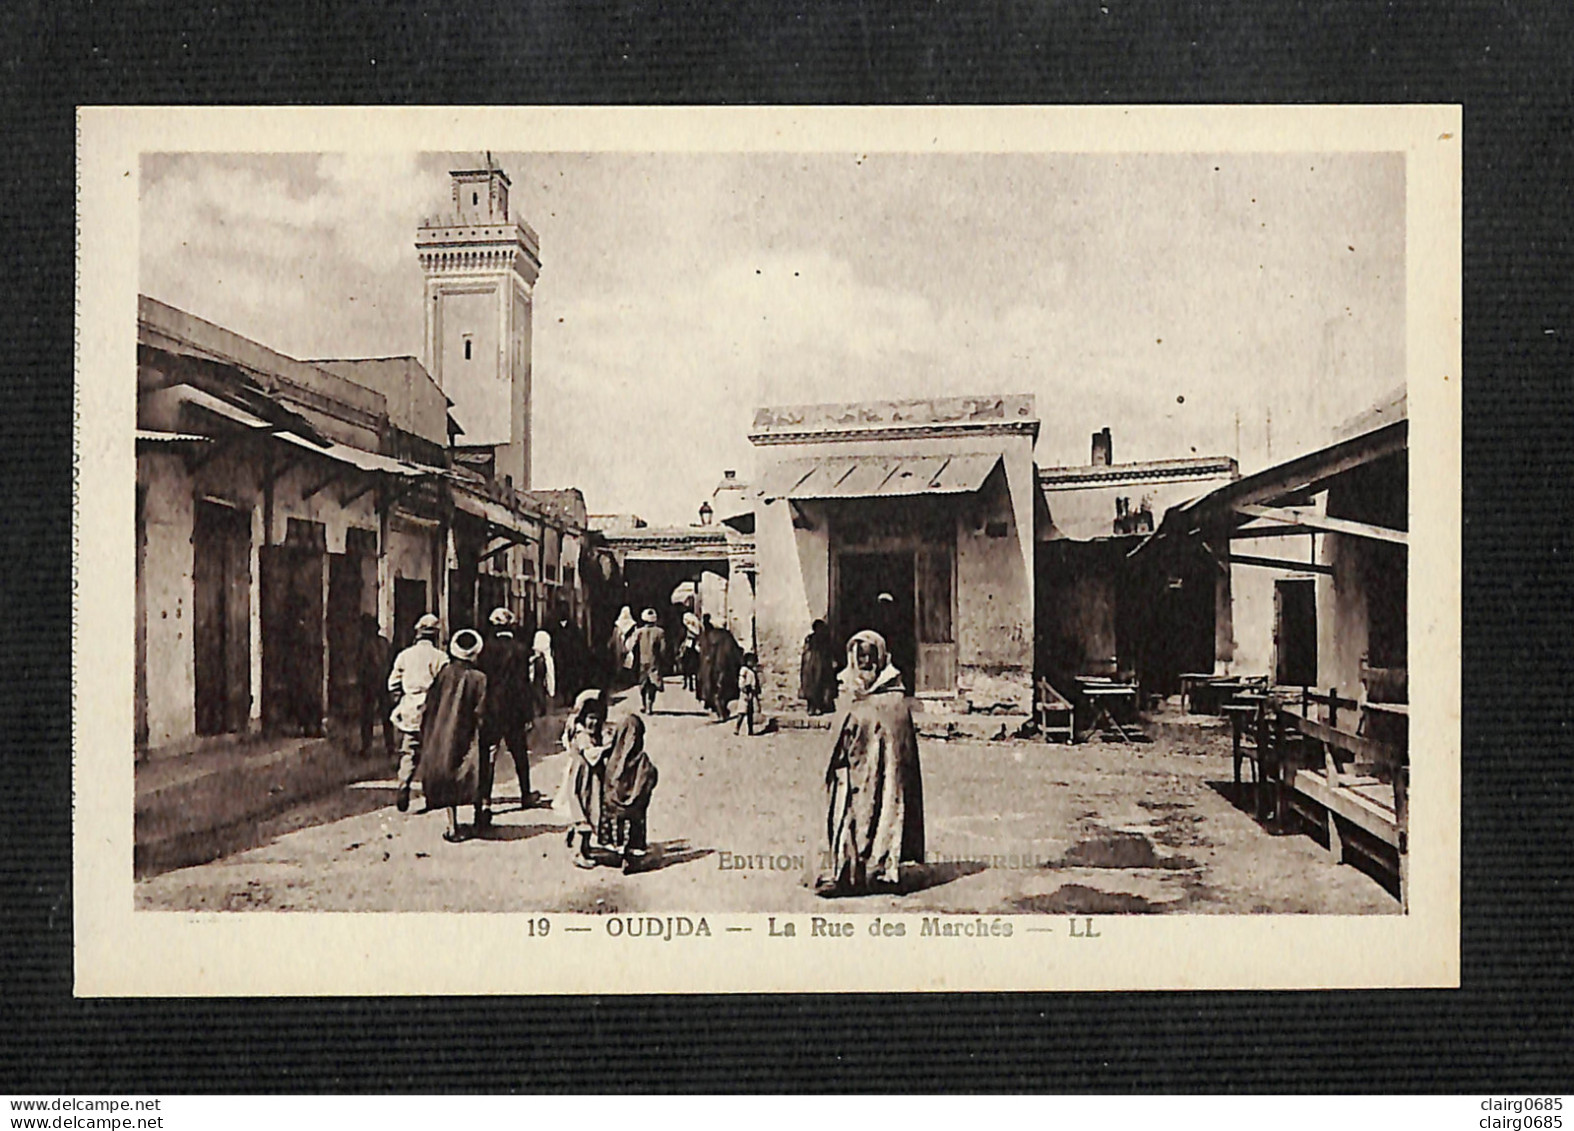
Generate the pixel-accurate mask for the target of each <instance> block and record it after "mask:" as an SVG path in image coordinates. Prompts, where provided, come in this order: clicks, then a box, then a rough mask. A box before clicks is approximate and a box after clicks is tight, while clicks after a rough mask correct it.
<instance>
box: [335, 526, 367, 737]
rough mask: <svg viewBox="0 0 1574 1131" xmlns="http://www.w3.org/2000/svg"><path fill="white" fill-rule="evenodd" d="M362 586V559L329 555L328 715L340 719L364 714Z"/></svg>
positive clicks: (349, 555) (351, 556)
mask: <svg viewBox="0 0 1574 1131" xmlns="http://www.w3.org/2000/svg"><path fill="white" fill-rule="evenodd" d="M362 582H363V572H362V569H361V561H360V558H359V556H357V555H353V554H349V553H344V554H330V555H328V713H329V714H330V715H331V716H333V717H334V718H336V719H354V718H357V717H358V716H359V713H360V685H359V671H358V668H359V661H360V651H361V649H360V643H361V585H362Z"/></svg>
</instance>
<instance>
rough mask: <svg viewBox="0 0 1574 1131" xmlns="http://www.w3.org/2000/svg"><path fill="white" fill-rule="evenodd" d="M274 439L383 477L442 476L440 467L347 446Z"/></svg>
mask: <svg viewBox="0 0 1574 1131" xmlns="http://www.w3.org/2000/svg"><path fill="white" fill-rule="evenodd" d="M275 435H276V437H277V438H278V439H280V440H283V441H284V442H285V443H287V444H294V445H295V446H296V447H298V448H304V449H305V450H306V451H308V452H313V453H315V454H316V455H320V456H324V457H325V458H327V459H331V460H337V461H338V462H339V463H346V464H349V465H350V466H351V467H354V468H357V469H359V470H361V471H372V472H378V473H381V474H383V475H397V476H399V477H401V478H404V479H419V478H420V477H421V476H423V475H442V474H443V469H442V468H440V467H423V466H422V465H420V464H415V463H405V462H404V461H403V460H397V459H394V458H393V457H392V456H385V455H379V454H378V453H377V452H368V451H364V450H363V449H361V448H355V447H351V446H350V445H349V444H328V445H327V446H326V447H324V446H323V445H322V444H314V443H312V442H311V441H310V440H308V439H306V438H305V437H303V436H297V435H295V434H294V433H293V432H278V433H275Z"/></svg>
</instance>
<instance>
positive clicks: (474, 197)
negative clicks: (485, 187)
mask: <svg viewBox="0 0 1574 1131" xmlns="http://www.w3.org/2000/svg"><path fill="white" fill-rule="evenodd" d="M470 203H471V204H480V203H481V194H480V193H478V192H473V193H471V194H470Z"/></svg>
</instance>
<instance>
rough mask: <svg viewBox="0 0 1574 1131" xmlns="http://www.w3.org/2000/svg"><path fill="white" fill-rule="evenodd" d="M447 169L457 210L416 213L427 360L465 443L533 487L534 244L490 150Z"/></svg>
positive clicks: (500, 472) (537, 257)
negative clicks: (480, 163) (480, 164)
mask: <svg viewBox="0 0 1574 1131" xmlns="http://www.w3.org/2000/svg"><path fill="white" fill-rule="evenodd" d="M449 176H450V177H451V178H453V191H454V196H453V211H452V212H451V213H450V214H449V215H446V216H437V217H431V218H428V219H426V220H424V221H422V223H421V226H420V228H418V229H417V230H416V235H415V248H416V252H417V254H418V255H419V256H420V258H421V270H422V271H424V272H425V274H426V358H425V360H426V368H427V372H429V373H430V374H431V375H432V378H433V380H435V381H436V382H437V384H438V386H439V387H440V388H441V389H442V390H443V392H445V393H447V394H448V399H449V400H451V401H453V402H454V407H453V415H454V419H455V420H457V421H458V422H459V426H460V427H461V428H463V429H464V435H462V436H460V437H459V439H458V443H459V444H460V445H461V446H463V447H469V448H477V447H491V448H493V449H494V451H495V465H494V466H495V474H496V476H497V478H498V479H499V480H502V479H504V478H505V477H506V478H508V479H509V480H511V481H512V482H513V484H514V486H515V487H517V488H520V489H521V490H523V489H525V488H528V487H529V486H530V307H531V293H532V291H533V290H534V288H535V283H536V276H537V274H538V273H539V272H540V270H541V253H540V244H539V241H538V240H537V238H536V233H535V232H534V231H532V230H531V228H530V225H529V224H526V223H525V222H524V221H522V220H520V221H514V220H510V219H509V215H508V185H509V182H508V174H507V173H505V172H503V170H501V169H499V168H497V167H496V166H495V165H494V164H493V163H492V155H491V154H490V153H488V154H487V155H486V166H485V168H481V169H460V170H455V171H453V172H451V173H450V174H449Z"/></svg>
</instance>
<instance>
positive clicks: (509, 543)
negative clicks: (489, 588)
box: [476, 538, 520, 564]
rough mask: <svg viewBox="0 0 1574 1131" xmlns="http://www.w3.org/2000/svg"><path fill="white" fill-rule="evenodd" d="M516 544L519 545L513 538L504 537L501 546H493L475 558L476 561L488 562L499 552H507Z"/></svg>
mask: <svg viewBox="0 0 1574 1131" xmlns="http://www.w3.org/2000/svg"><path fill="white" fill-rule="evenodd" d="M517 545H520V543H518V542H516V541H514V539H512V538H504V539H503V544H502V545H501V546H494V547H492V548H491V549H490V550H487V551H485V552H483V553H482V554H481V556H480V557H479V558H477V559H476V563H477V564H480V563H481V562H489V561H491V560H492V559H493V558H495V557H497V556H498V555H499V554H504V553H507V552H508V551H509V550H510V549H512V548H513V547H514V546H517Z"/></svg>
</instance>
